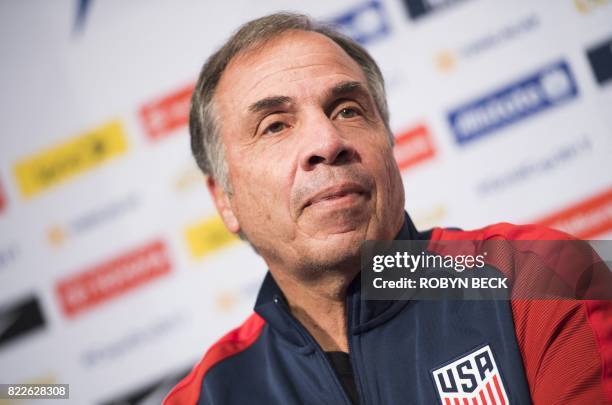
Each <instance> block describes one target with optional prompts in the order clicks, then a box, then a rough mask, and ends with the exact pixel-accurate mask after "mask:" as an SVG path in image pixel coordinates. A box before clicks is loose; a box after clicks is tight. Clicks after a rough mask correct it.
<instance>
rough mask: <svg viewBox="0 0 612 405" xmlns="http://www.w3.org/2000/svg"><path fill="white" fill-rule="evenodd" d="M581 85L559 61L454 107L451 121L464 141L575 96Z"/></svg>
mask: <svg viewBox="0 0 612 405" xmlns="http://www.w3.org/2000/svg"><path fill="white" fill-rule="evenodd" d="M577 95H578V87H577V85H576V81H575V80H574V76H573V75H572V72H571V71H570V68H569V66H568V64H567V63H565V62H564V61H559V62H556V63H553V64H550V65H548V66H545V67H544V68H542V69H540V70H538V71H537V72H534V73H532V74H530V75H529V76H526V77H523V78H522V79H520V80H518V81H516V82H513V83H511V84H509V85H507V86H505V87H502V88H499V89H496V90H495V91H494V92H492V93H489V94H487V95H485V96H483V97H480V98H478V99H477V100H475V101H471V102H469V103H467V104H465V105H462V106H460V107H458V108H455V109H453V110H451V111H450V112H449V113H448V116H447V118H448V122H449V125H450V127H451V129H452V132H453V134H454V135H455V138H456V140H457V142H458V143H459V144H460V145H463V144H466V143H468V142H471V141H473V140H476V139H478V138H480V137H482V136H484V135H488V134H491V133H493V132H495V131H496V130H498V129H501V128H504V127H506V126H509V125H511V124H514V123H517V122H520V121H522V120H524V119H526V118H529V117H531V116H533V115H535V114H537V113H539V112H542V111H545V110H548V109H550V108H552V107H556V106H558V105H560V104H563V103H566V102H568V101H570V100H572V99H575V98H576V97H577Z"/></svg>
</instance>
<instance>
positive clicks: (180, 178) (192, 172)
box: [173, 164, 205, 192]
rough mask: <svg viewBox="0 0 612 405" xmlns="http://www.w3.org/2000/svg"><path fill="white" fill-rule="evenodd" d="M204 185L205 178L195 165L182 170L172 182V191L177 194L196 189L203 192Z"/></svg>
mask: <svg viewBox="0 0 612 405" xmlns="http://www.w3.org/2000/svg"><path fill="white" fill-rule="evenodd" d="M204 184H205V177H204V175H203V174H202V172H201V171H200V169H199V168H198V167H197V166H196V165H195V164H193V165H189V167H186V168H184V169H182V170H181V171H180V172H179V173H178V175H177V176H176V178H175V179H174V181H173V185H174V189H175V190H176V191H177V192H185V191H191V190H194V189H197V188H199V189H200V190H203V189H204V188H203V186H204Z"/></svg>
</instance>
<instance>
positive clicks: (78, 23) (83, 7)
mask: <svg viewBox="0 0 612 405" xmlns="http://www.w3.org/2000/svg"><path fill="white" fill-rule="evenodd" d="M91 2H92V0H78V2H77V10H76V16H75V18H74V26H73V31H74V32H79V31H81V30H82V29H83V27H84V26H85V19H86V18H87V13H88V11H89V9H90V7H91Z"/></svg>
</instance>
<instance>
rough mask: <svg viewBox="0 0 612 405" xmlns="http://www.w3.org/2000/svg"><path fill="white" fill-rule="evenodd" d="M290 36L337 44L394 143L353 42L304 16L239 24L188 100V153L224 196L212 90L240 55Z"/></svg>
mask: <svg viewBox="0 0 612 405" xmlns="http://www.w3.org/2000/svg"><path fill="white" fill-rule="evenodd" d="M290 30H301V31H308V32H316V33H319V34H322V35H324V36H326V37H328V38H329V39H331V40H332V41H334V42H335V43H336V44H338V45H339V46H340V47H341V48H342V49H343V50H344V51H345V52H346V53H347V54H348V55H349V56H350V57H351V58H352V59H353V60H354V61H355V62H357V64H358V65H359V66H360V67H361V69H362V70H363V72H364V74H365V76H366V80H367V85H368V89H369V91H370V93H371V94H372V96H373V98H374V102H375V104H376V107H377V108H378V112H379V113H380V116H381V118H382V120H383V122H384V124H385V127H386V129H387V134H388V137H389V142H390V143H391V144H392V145H393V142H394V137H393V134H392V133H391V130H390V127H389V111H388V108H387V99H386V95H385V84H384V79H383V77H382V73H381V72H380V69H379V67H378V65H377V64H376V62H375V61H374V59H373V58H372V57H371V56H370V54H369V53H368V52H367V51H366V50H365V49H364V48H363V47H362V46H361V45H359V44H358V43H357V42H355V41H353V40H352V39H350V38H349V37H347V36H345V35H343V34H341V33H339V32H338V31H336V30H335V29H334V28H332V27H331V26H329V25H324V24H321V23H318V22H316V21H314V20H312V19H311V18H309V17H308V16H306V15H302V14H294V13H287V12H282V13H275V14H271V15H268V16H265V17H261V18H258V19H255V20H252V21H249V22H248V23H246V24H244V25H243V26H242V27H240V28H239V29H238V31H237V32H236V33H234V35H232V36H231V37H230V39H229V40H228V41H227V42H226V43H225V44H224V45H223V46H222V47H221V48H220V49H218V50H217V51H216V52H215V53H214V54H212V55H211V56H210V57H209V58H208V60H207V61H206V63H205V64H204V66H203V67H202V71H201V72H200V76H199V77H198V81H197V83H196V86H195V90H194V92H193V96H192V98H191V111H190V113H189V131H190V133H191V150H192V152H193V155H194V157H195V160H196V162H197V164H198V166H199V167H200V169H201V170H202V172H204V174H205V175H208V176H211V177H213V178H214V179H215V180H216V181H217V182H219V183H220V184H221V186H222V187H223V188H224V189H225V190H226V191H228V192H231V187H230V186H231V185H230V184H229V179H228V170H227V162H226V161H225V158H224V150H223V149H224V148H223V145H222V142H221V138H220V134H219V125H218V123H217V120H216V114H215V105H214V103H213V98H214V95H215V90H216V88H217V85H218V84H219V80H220V79H221V75H222V74H223V72H224V71H225V69H226V67H227V65H228V64H229V63H230V61H231V60H232V59H233V58H234V57H235V56H236V55H238V54H239V53H240V52H243V51H246V50H253V49H257V48H260V47H261V46H263V45H265V44H266V42H267V41H269V40H271V39H273V38H274V37H277V36H278V35H280V34H282V33H284V32H286V31H290Z"/></svg>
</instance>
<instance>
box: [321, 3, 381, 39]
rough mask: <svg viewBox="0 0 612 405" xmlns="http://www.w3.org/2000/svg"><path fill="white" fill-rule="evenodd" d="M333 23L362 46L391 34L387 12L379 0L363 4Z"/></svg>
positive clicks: (332, 21)
mask: <svg viewBox="0 0 612 405" xmlns="http://www.w3.org/2000/svg"><path fill="white" fill-rule="evenodd" d="M331 23H332V24H334V25H335V26H336V28H338V29H339V30H340V31H342V32H343V33H344V34H345V35H348V36H349V37H351V38H353V39H354V40H355V41H357V42H359V43H360V44H361V45H365V44H367V43H369V42H372V41H374V40H377V39H381V38H384V37H386V36H387V35H389V33H390V28H389V24H388V23H387V17H386V15H385V10H384V9H383V5H382V4H381V3H380V1H378V0H372V1H369V2H367V3H364V4H361V5H359V6H357V7H355V8H353V9H351V10H349V11H347V12H346V13H344V14H342V15H340V16H338V17H336V18H334V19H332V20H331Z"/></svg>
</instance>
